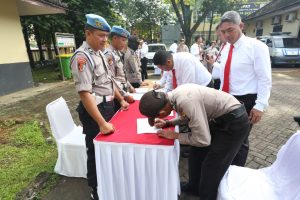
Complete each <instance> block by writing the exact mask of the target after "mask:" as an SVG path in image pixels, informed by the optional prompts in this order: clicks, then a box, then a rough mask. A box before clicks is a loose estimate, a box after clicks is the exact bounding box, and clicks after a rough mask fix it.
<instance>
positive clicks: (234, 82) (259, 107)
mask: <svg viewBox="0 0 300 200" xmlns="http://www.w3.org/2000/svg"><path fill="white" fill-rule="evenodd" d="M243 27H244V24H243V22H242V21H241V17H240V15H239V14H238V13H237V12H235V11H228V12H226V13H224V15H223V16H222V17H221V23H220V26H219V29H220V31H221V33H222V34H223V35H224V37H225V39H226V40H227V42H228V43H229V44H227V45H226V47H225V48H224V50H223V52H222V55H221V63H220V64H219V63H217V62H214V60H213V59H211V58H210V59H208V60H207V62H208V63H209V64H213V65H214V67H215V65H216V67H219V69H220V79H221V87H220V88H221V89H222V90H223V91H225V92H228V93H229V94H232V95H233V96H234V97H236V98H237V99H238V100H239V101H241V102H243V103H244V105H245V107H246V110H247V113H248V115H249V119H250V122H251V124H252V125H253V124H255V123H257V122H259V121H260V120H261V118H262V115H263V112H264V111H265V110H266V108H267V106H268V100H269V98H270V93H271V87H272V76H271V64H270V55H269V51H268V47H267V46H266V45H265V44H264V43H262V42H260V41H259V40H256V39H255V38H250V37H247V36H245V35H244V34H243V33H242V30H243ZM218 65H219V66H218ZM250 130H251V128H250ZM250 130H249V131H250ZM248 151H249V141H248V138H246V140H245V141H244V144H243V145H242V147H241V149H240V151H239V153H238V155H237V156H236V158H235V159H234V161H233V162H232V164H234V165H238V166H244V165H245V163H246V160H247V155H248Z"/></svg>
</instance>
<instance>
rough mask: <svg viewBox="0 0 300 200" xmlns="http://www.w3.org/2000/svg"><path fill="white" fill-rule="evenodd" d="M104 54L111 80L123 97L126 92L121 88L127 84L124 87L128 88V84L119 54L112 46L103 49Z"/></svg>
mask: <svg viewBox="0 0 300 200" xmlns="http://www.w3.org/2000/svg"><path fill="white" fill-rule="evenodd" d="M104 54H105V56H106V58H107V60H108V61H109V62H110V63H109V68H110V70H111V72H112V74H113V79H114V81H115V83H116V85H117V87H118V89H119V91H120V92H121V94H122V95H123V96H124V95H125V94H126V92H125V91H124V90H123V86H124V84H127V86H126V87H128V86H129V85H128V84H129V83H128V82H127V80H126V75H125V71H124V65H123V61H122V59H121V56H120V52H118V51H117V50H116V49H115V48H114V47H113V46H112V45H109V47H108V48H107V49H105V51H104Z"/></svg>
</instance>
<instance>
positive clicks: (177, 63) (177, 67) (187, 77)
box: [153, 51, 212, 89]
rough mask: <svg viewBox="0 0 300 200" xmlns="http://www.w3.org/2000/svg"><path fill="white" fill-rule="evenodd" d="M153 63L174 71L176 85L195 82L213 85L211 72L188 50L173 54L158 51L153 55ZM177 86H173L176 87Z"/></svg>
mask: <svg viewBox="0 0 300 200" xmlns="http://www.w3.org/2000/svg"><path fill="white" fill-rule="evenodd" d="M153 63H154V64H155V65H156V66H157V67H158V68H160V69H161V70H164V71H172V75H173V80H176V81H175V84H176V86H179V85H183V84H186V83H195V84H198V85H203V86H210V87H212V76H211V74H210V73H209V72H208V71H207V69H206V68H205V67H204V66H203V65H202V63H201V62H200V61H199V60H198V59H197V58H196V57H195V56H193V55H192V54H190V53H188V52H179V53H174V54H172V53H171V52H168V51H158V52H156V53H155V55H154V57H153ZM173 73H174V74H175V76H174V74H173ZM176 86H175V87H173V88H174V89H175V88H176Z"/></svg>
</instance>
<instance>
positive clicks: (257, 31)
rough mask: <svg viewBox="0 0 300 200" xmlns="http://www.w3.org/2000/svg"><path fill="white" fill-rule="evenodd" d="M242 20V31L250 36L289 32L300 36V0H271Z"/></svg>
mask: <svg viewBox="0 0 300 200" xmlns="http://www.w3.org/2000/svg"><path fill="white" fill-rule="evenodd" d="M243 21H244V22H245V25H246V26H245V29H244V31H245V32H246V35H248V36H250V37H256V36H261V35H268V34H270V33H271V32H291V35H294V36H298V37H299V38H300V31H299V28H300V1H299V0H273V1H272V2H270V3H268V4H267V5H265V6H264V7H262V8H261V9H259V10H257V11H255V12H254V13H252V14H250V15H248V16H247V17H246V18H244V20H243Z"/></svg>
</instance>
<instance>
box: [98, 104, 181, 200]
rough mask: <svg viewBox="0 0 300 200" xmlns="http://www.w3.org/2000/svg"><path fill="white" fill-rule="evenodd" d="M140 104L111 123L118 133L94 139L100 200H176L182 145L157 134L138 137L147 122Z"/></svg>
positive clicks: (115, 117) (122, 112) (133, 105)
mask: <svg viewBox="0 0 300 200" xmlns="http://www.w3.org/2000/svg"><path fill="white" fill-rule="evenodd" d="M138 105H139V101H135V102H134V103H133V104H130V107H129V110H127V111H119V112H118V113H116V115H115V116H114V117H113V118H112V119H111V121H110V122H111V123H112V124H113V125H114V126H115V132H114V133H113V134H110V135H103V134H99V135H98V136H97V137H96V138H95V139H94V144H95V155H96V168H97V180H98V193H99V199H101V200H176V199H177V198H178V197H177V196H178V194H179V193H180V187H179V172H178V162H179V142H178V140H169V139H165V138H161V137H159V136H158V135H157V134H151V133H146V134H137V119H138V118H145V116H143V115H142V114H140V112H139V109H138Z"/></svg>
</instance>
